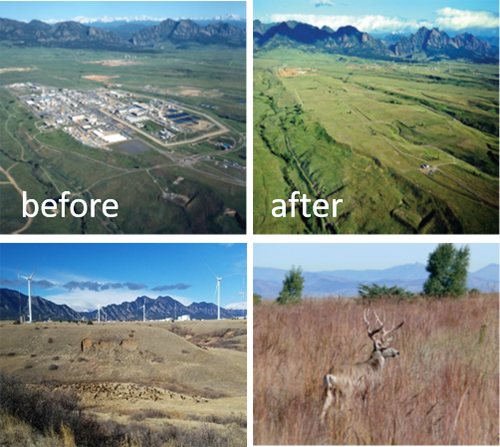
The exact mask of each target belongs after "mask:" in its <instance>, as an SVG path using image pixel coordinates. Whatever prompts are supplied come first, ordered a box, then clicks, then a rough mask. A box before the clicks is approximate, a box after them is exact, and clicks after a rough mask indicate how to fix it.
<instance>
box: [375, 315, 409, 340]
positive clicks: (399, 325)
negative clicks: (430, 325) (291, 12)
mask: <svg viewBox="0 0 500 447" xmlns="http://www.w3.org/2000/svg"><path fill="white" fill-rule="evenodd" d="M403 324H405V320H403V321H402V322H401V323H399V324H398V325H397V326H396V327H393V328H392V329H390V330H388V331H386V330H385V329H384V330H383V331H382V337H381V338H382V340H383V341H384V343H389V342H390V341H391V340H392V337H390V338H387V337H389V335H390V334H392V333H393V332H394V331H395V330H397V329H399V328H400V327H401V326H403Z"/></svg>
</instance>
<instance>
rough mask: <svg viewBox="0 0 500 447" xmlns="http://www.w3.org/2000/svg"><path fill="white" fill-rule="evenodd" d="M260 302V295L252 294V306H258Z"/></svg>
mask: <svg viewBox="0 0 500 447" xmlns="http://www.w3.org/2000/svg"><path fill="white" fill-rule="evenodd" d="M261 301H262V295H259V294H258V293H254V294H253V305H254V306H256V305H257V304H260V302H261Z"/></svg>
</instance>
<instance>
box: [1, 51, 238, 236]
mask: <svg viewBox="0 0 500 447" xmlns="http://www.w3.org/2000/svg"><path fill="white" fill-rule="evenodd" d="M1 52H2V64H1V67H0V68H1V69H10V68H12V67H30V66H35V62H36V70H35V71H22V72H13V71H6V72H5V73H2V74H1V75H0V172H1V174H2V182H1V183H0V208H1V210H2V211H1V215H0V227H1V229H0V231H1V233H33V234H40V233H107V234H110V233H128V234H130V233H132V234H137V233H144V234H152V233H173V234H176V233H188V234H189V233H226V232H228V231H229V232H231V233H243V232H245V227H246V224H245V221H246V199H245V191H246V171H245V165H246V136H245V120H246V114H245V113H246V112H245V110H246V107H245V105H244V104H242V102H243V101H245V98H246V93H245V81H244V78H245V75H244V73H245V51H244V50H241V49H240V50H237V49H226V48H218V47H217V48H216V47H212V48H203V50H201V49H196V48H194V49H190V50H189V51H188V50H186V51H171V50H164V51H157V50H154V51H153V50H147V51H146V50H145V51H144V52H141V53H136V55H135V57H136V58H135V59H133V61H132V62H131V63H126V64H121V63H117V61H118V62H119V61H120V60H119V59H118V58H117V55H116V53H113V52H105V51H88V50H67V49H55V48H36V49H34V48H22V49H19V48H17V47H11V46H7V45H5V44H2V47H1ZM228 61H231V64H230V66H229V65H228ZM89 62H95V63H91V64H90V63H89ZM111 62H112V63H111ZM62 74H63V75H62ZM89 77H90V78H89ZM118 78H119V79H118ZM95 80H99V81H104V80H106V81H111V82H114V83H116V82H119V83H120V87H116V86H113V87H112V88H113V89H114V90H116V89H118V88H119V89H120V91H122V92H130V93H133V94H134V95H140V96H143V98H144V99H143V100H144V101H146V102H149V101H150V100H152V99H160V100H164V101H168V102H177V103H178V104H180V105H181V106H180V107H182V108H183V109H186V110H188V111H190V113H195V114H196V115H197V116H200V117H203V119H202V120H201V121H200V126H198V127H199V128H197V127H196V126H195V127H193V132H192V133H186V134H179V139H178V140H177V141H175V142H168V143H167V144H160V143H158V142H157V141H156V139H155V138H157V137H155V136H153V135H152V134H151V133H148V131H150V132H151V131H158V130H159V128H158V127H157V126H154V125H153V124H149V125H148V129H147V130H148V131H141V130H138V129H136V130H134V129H130V128H128V127H127V126H125V125H123V123H120V121H119V120H115V122H116V126H117V127H118V128H119V129H121V131H123V132H128V133H131V137H132V140H131V141H136V142H138V143H140V144H142V145H145V146H147V150H141V151H140V153H127V152H126V151H124V150H122V149H120V147H119V145H110V146H109V147H108V148H107V149H109V150H106V149H102V148H93V147H90V146H86V145H84V144H82V143H80V142H78V141H77V140H75V139H74V138H72V137H71V136H69V135H68V134H66V133H64V132H63V131H62V130H61V129H50V128H45V126H44V125H43V122H44V120H43V119H40V118H39V117H37V116H35V115H34V114H33V113H32V112H31V111H30V110H29V109H28V108H27V107H26V106H25V105H24V104H22V103H21V102H20V101H19V98H18V97H17V96H16V94H15V93H14V92H13V91H12V90H7V89H4V88H1V87H3V86H6V85H11V84H13V83H29V82H31V83H36V84H40V85H44V86H50V87H52V88H56V89H62V88H68V89H79V90H93V89H101V88H103V85H102V84H98V83H96V82H95ZM158 91H161V93H155V92H158ZM186 91H190V92H192V91H200V92H215V91H217V92H218V94H217V95H215V94H213V95H211V96H210V98H209V99H210V101H208V99H206V98H205V99H203V101H204V102H207V103H208V102H209V103H210V104H211V105H213V106H215V108H213V109H208V108H206V107H200V102H201V99H200V97H197V96H192V94H191V93H189V95H188V94H186V95H183V94H182V92H186ZM38 94H41V92H38ZM204 94H205V93H203V95H204ZM212 122H217V123H220V125H219V126H218V128H214V129H210V128H209V127H210V126H209V125H212ZM203 126H204V127H203ZM222 137H224V138H228V139H229V141H230V143H229V144H230V146H231V149H229V150H227V151H224V152H223V155H224V156H226V155H227V156H233V155H234V156H235V157H237V160H238V161H237V162H238V165H239V169H238V170H234V169H233V170H229V169H227V170H223V171H222V170H217V169H213V168H211V167H208V168H207V166H206V164H205V161H206V160H210V159H211V157H217V156H219V154H221V149H220V146H218V144H219V143H220V141H221V138H222ZM201 143H203V145H204V146H203V147H204V149H203V150H202V151H197V150H196V148H197V145H198V144H201ZM141 147H142V146H141ZM143 149H144V148H143ZM131 152H134V151H131ZM212 163H213V162H212ZM160 170H161V171H162V172H165V173H167V174H166V175H165V176H164V177H163V178H162V179H158V178H157V177H156V176H155V172H158V171H160ZM171 170H175V171H176V172H177V173H178V172H181V173H182V175H180V176H182V177H184V178H186V181H185V182H183V183H184V184H183V185H179V187H177V185H172V184H171V183H170V182H169V180H168V178H170V177H171V178H173V181H175V179H176V178H177V177H178V176H179V175H174V174H170V171H171ZM187 189H189V191H190V195H189V199H190V200H189V202H188V204H187V205H186V204H182V203H180V202H175V201H171V200H168V199H166V197H167V196H168V195H169V194H172V193H173V194H181V195H186V194H185V190H187ZM22 191H27V193H28V198H34V199H36V200H37V201H38V202H39V203H41V202H42V201H43V200H46V199H48V198H50V199H56V200H57V199H58V198H59V197H60V196H61V193H62V192H63V191H70V192H71V193H72V194H71V199H75V198H80V199H83V200H85V201H86V202H87V203H89V202H90V200H91V199H99V198H100V199H103V200H105V199H110V198H112V199H115V200H116V201H117V202H118V204H119V206H120V208H119V210H120V211H119V213H118V217H116V218H107V217H105V216H104V214H103V213H102V211H101V209H100V208H99V209H98V212H97V215H96V217H95V218H90V217H83V218H80V219H77V218H71V219H65V218H60V217H54V218H52V219H47V218H45V217H43V216H42V215H41V213H40V214H39V215H38V216H37V217H35V218H33V219H27V218H23V217H22V195H21V194H22ZM228 191H230V193H228ZM108 193H109V194H111V195H106V194H108ZM194 202H196V203H199V206H197V207H195V206H191V205H189V203H191V204H193V205H194ZM200 209H201V215H200V214H199V212H200ZM227 209H231V210H236V212H237V216H234V217H231V218H228V217H227V215H226V214H225V212H226V210H227ZM130 216H134V218H133V219H132V220H131V219H130ZM229 221H230V222H229Z"/></svg>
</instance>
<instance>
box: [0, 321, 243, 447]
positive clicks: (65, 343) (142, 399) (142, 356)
mask: <svg viewBox="0 0 500 447" xmlns="http://www.w3.org/2000/svg"><path fill="white" fill-rule="evenodd" d="M0 340H1V343H0V371H1V372H2V373H5V374H7V375H8V376H10V377H15V378H16V379H19V380H20V382H21V383H22V384H23V385H28V387H29V389H30V390H34V391H36V392H44V391H46V390H48V391H50V392H51V393H54V395H57V393H68V395H75V394H76V396H77V397H78V401H79V406H80V408H81V409H82V410H83V413H84V414H86V415H89V416H91V417H92V419H93V420H95V421H97V422H98V423H100V424H104V425H106V424H108V426H109V423H110V421H111V423H112V424H119V425H120V426H122V427H126V426H131V424H132V425H134V426H136V427H139V429H138V431H141V430H143V429H145V428H148V429H150V430H151V431H152V432H155V431H158V432H159V431H161V430H163V431H165V430H166V429H167V428H169V429H170V430H172V428H173V427H175V428H176V429H179V430H184V432H189V431H192V432H202V431H206V430H209V431H210V432H211V433H212V434H213V433H215V434H217V433H219V434H220V438H219V437H217V436H215V437H213V439H212V441H206V442H208V444H210V445H228V442H230V445H232V446H233V445H234V446H239V445H246V408H247V403H246V402H247V398H246V394H247V386H246V383H247V378H246V375H247V374H246V346H247V340H246V321H241V320H222V321H190V322H183V323H177V322H176V323H167V322H129V323H100V324H97V323H95V324H93V325H87V324H83V323H79V324H76V323H67V322H64V323H61V322H55V323H34V324H31V325H29V324H24V325H14V324H13V323H12V322H6V321H4V322H1V323H0ZM4 386H5V385H4ZM0 393H1V390H0ZM4 416H5V417H4V418H3V422H2V424H3V428H4V431H8V430H7V428H8V427H9V424H10V425H12V420H11V419H9V417H8V416H7V415H4ZM9 421H10V422H9ZM14 425H16V424H14ZM55 429H56V432H57V430H59V427H55ZM56 435H57V436H60V437H62V436H63V433H60V432H57V433H56ZM176 436H177V435H176ZM131 437H132V438H133V433H132V436H131ZM174 438H175V436H174ZM61 439H62V438H61ZM2 441H3V442H2ZM122 441H123V442H125V441H124V440H122ZM167 441H168V442H167ZM4 442H5V439H3V440H0V444H2V445H4ZM134 442H135V443H133V444H130V445H137V446H139V445H144V446H146V445H153V444H152V443H151V442H150V441H147V440H143V441H141V440H137V439H136V440H135V441H134ZM198 442H199V440H198ZM195 444H196V442H195ZM7 445H9V444H8V443H7ZM10 445H16V444H10ZM18 445H21V444H18ZM63 445H65V444H64V443H63ZM77 445H79V444H77ZM119 445H122V444H119ZM123 445H129V444H123ZM154 445H191V444H190V443H189V442H187V441H185V440H184V441H182V440H180V439H177V440H175V439H173V440H172V439H170V440H168V439H165V444H163V443H162V442H160V443H157V444H154Z"/></svg>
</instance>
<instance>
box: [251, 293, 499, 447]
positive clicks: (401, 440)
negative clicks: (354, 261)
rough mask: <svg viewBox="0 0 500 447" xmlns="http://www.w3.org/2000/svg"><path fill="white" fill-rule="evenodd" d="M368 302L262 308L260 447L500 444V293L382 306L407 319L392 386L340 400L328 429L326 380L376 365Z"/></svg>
mask: <svg viewBox="0 0 500 447" xmlns="http://www.w3.org/2000/svg"><path fill="white" fill-rule="evenodd" d="M366 307H367V305H366V304H364V303H359V302H357V301H355V300H344V299H342V300H340V299H308V300H305V301H303V302H302V303H301V304H300V305H297V306H278V305H274V304H262V305H259V306H256V308H255V310H254V443H255V444H257V445H270V444H278V445H289V444H302V445H305V444H316V445H318V444H325V445H326V444H329V445H335V444H356V445H365V444H368V445H375V444H377V445H378V444H381V445H394V444H396V445H457V444H465V445H476V444H490V445H492V444H495V445H498V443H499V333H498V328H499V320H498V310H499V297H498V294H483V295H480V296H476V297H470V298H461V299H457V300H451V299H443V300H424V299H422V298H417V299H416V300H414V301H411V302H401V303H395V302H378V303H374V304H372V305H371V308H372V309H374V310H375V311H376V312H377V313H378V314H379V315H381V314H382V313H383V312H385V314H386V316H387V326H389V327H390V325H391V324H392V323H393V322H398V323H399V321H401V320H402V319H404V320H405V324H404V325H403V327H402V328H401V329H399V330H398V331H397V332H396V333H395V334H394V339H393V341H392V346H393V347H394V348H395V349H397V350H398V351H399V352H400V357H398V358H395V359H389V360H388V361H387V364H386V367H385V369H384V374H383V382H382V383H381V384H379V385H378V386H376V387H374V388H373V389H372V390H370V391H369V392H368V393H367V395H366V396H365V398H364V399H363V398H361V397H356V398H353V399H351V400H349V401H347V402H343V403H342V402H340V401H338V402H337V403H335V404H334V405H332V407H331V408H330V411H329V412H328V415H327V418H326V421H325V424H324V425H321V424H320V420H319V419H320V413H321V409H322V406H323V399H324V397H323V376H324V374H325V373H326V372H327V371H328V370H329V368H330V367H331V366H332V365H342V364H352V363H356V362H361V361H364V360H367V359H368V358H369V357H370V353H371V350H372V342H371V340H370V339H369V338H368V336H367V332H366V326H365V323H364V321H363V310H364V309H365V308H366Z"/></svg>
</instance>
